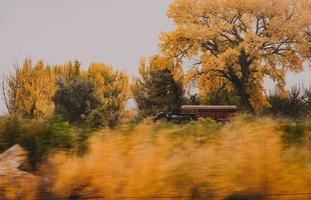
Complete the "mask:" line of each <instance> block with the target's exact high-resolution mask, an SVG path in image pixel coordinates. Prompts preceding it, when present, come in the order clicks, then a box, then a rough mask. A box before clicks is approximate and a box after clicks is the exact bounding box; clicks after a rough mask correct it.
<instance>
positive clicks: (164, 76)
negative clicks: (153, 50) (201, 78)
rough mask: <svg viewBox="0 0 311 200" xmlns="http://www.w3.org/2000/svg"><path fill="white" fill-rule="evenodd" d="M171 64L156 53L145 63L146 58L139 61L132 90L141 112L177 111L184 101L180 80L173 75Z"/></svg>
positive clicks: (150, 113) (149, 113)
mask: <svg viewBox="0 0 311 200" xmlns="http://www.w3.org/2000/svg"><path fill="white" fill-rule="evenodd" d="M173 66H174V63H173V62H172V60H170V59H168V58H166V57H161V56H157V55H156V56H153V57H151V58H150V59H149V61H148V62H147V63H146V60H143V61H142V62H141V65H140V68H139V73H140V77H138V78H135V79H134V83H133V85H132V92H133V95H134V98H135V100H136V102H137V104H138V108H139V110H140V111H142V113H143V114H145V115H152V114H156V113H157V112H160V111H172V112H177V111H178V109H179V107H180V105H181V104H182V103H183V101H184V90H183V84H182V81H181V80H178V77H174V74H173V72H172V70H173V69H174V67H173ZM175 69H176V68H175ZM175 74H177V71H175ZM179 78H180V77H179Z"/></svg>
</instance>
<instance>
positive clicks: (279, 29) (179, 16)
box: [161, 0, 311, 113]
mask: <svg viewBox="0 0 311 200" xmlns="http://www.w3.org/2000/svg"><path fill="white" fill-rule="evenodd" d="M310 4H311V3H310V1H305V0H273V1H272V0H258V1H249V0H176V1H175V2H174V3H173V4H171V6H170V8H169V11H168V16H169V17H170V18H172V19H173V20H174V22H175V24H176V30H174V31H172V32H169V33H163V34H162V35H161V48H162V51H163V52H164V53H165V54H166V55H168V56H170V57H173V58H175V59H176V61H177V62H183V60H184V59H187V61H188V62H189V59H190V60H193V62H192V63H193V65H192V67H191V69H190V72H189V74H190V76H191V78H196V80H199V79H201V78H204V79H206V78H208V79H206V85H205V86H202V85H201V87H209V86H208V85H212V84H214V80H215V77H217V78H220V79H223V82H224V83H229V84H230V85H231V86H232V87H234V89H235V90H236V91H237V92H238V94H239V96H240V99H241V101H242V103H243V105H245V107H246V108H247V110H249V111H250V112H253V113H255V112H258V111H260V110H261V109H262V108H264V107H267V106H269V102H268V101H267V98H266V96H265V94H264V86H263V82H264V78H265V77H269V78H271V79H272V80H273V81H275V82H276V83H277V89H278V92H279V93H280V94H281V95H282V96H286V95H287V94H286V91H285V89H284V86H285V75H286V73H287V72H288V71H292V72H300V71H302V70H303V62H304V61H306V60H309V59H310V57H311V55H310V52H311V51H310V23H311V19H310V18H311V16H310V13H311V12H310ZM308 38H309V39H308Z"/></svg>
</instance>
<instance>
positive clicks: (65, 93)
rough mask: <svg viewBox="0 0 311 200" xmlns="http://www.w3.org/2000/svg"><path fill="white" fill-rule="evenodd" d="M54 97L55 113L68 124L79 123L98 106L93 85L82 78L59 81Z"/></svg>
mask: <svg viewBox="0 0 311 200" xmlns="http://www.w3.org/2000/svg"><path fill="white" fill-rule="evenodd" d="M57 86H58V89H57V91H56V93H55V96H54V99H53V100H54V103H55V107H56V108H55V112H56V113H57V114H61V115H62V116H63V117H64V118H65V119H66V120H68V121H70V122H81V120H83V118H84V117H85V116H87V115H88V114H89V113H91V111H92V110H93V109H95V108H96V107H97V105H98V104H99V101H98V99H97V98H96V96H95V85H94V83H93V82H92V81H91V80H89V79H87V78H85V77H82V76H76V77H74V78H72V79H71V80H69V81H64V80H62V79H59V80H58V81H57Z"/></svg>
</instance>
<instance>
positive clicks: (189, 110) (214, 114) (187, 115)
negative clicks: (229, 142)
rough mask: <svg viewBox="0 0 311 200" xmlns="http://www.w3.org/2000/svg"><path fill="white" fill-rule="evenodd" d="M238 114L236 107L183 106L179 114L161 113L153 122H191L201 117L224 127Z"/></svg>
mask: <svg viewBox="0 0 311 200" xmlns="http://www.w3.org/2000/svg"><path fill="white" fill-rule="evenodd" d="M236 113H237V106H235V105H182V106H181V107H180V112H179V113H178V114H173V113H171V112H160V113H159V114H157V115H156V116H155V117H154V118H153V120H154V121H157V120H159V119H166V120H168V121H177V122H181V121H191V120H196V119H198V118H200V117H208V118H211V119H213V120H215V121H216V122H217V124H218V125H223V124H224V123H226V122H228V121H229V120H230V118H231V117H233V116H234V115H235V114H236Z"/></svg>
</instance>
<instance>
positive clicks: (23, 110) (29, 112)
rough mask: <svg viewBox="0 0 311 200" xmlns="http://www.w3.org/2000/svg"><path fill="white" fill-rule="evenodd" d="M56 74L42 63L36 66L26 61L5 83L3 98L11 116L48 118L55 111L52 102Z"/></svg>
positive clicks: (28, 60) (39, 62)
mask: <svg viewBox="0 0 311 200" xmlns="http://www.w3.org/2000/svg"><path fill="white" fill-rule="evenodd" d="M54 78H55V76H54V73H53V71H52V69H51V67H48V66H46V65H45V64H44V63H43V62H42V61H38V62H37V63H36V64H35V65H33V64H32V62H31V60H30V59H25V60H24V63H23V65H22V66H18V65H16V66H15V71H14V72H13V73H12V74H11V75H10V76H8V77H7V78H6V80H4V82H3V88H2V89H3V90H2V92H3V96H4V99H5V104H6V107H7V109H8V112H9V113H10V114H18V115H21V116H23V117H26V118H46V117H48V116H50V115H51V114H52V112H53V109H54V104H53V102H52V98H53V95H54V93H55V91H56V85H55V83H54Z"/></svg>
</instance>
